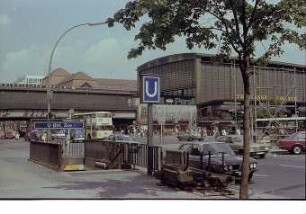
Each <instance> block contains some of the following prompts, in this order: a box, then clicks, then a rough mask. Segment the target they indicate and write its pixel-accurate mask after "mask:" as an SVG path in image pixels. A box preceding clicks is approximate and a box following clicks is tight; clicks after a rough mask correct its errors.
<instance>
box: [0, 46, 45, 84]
mask: <svg viewBox="0 0 306 214" xmlns="http://www.w3.org/2000/svg"><path fill="white" fill-rule="evenodd" d="M48 50H49V49H48V48H47V47H38V46H35V45H32V46H30V47H28V48H24V49H20V50H16V51H11V52H8V53H6V54H5V55H4V56H3V60H2V63H1V65H0V75H1V79H2V80H3V81H5V82H13V81H15V80H16V79H17V78H18V77H21V76H24V75H26V74H29V75H45V74H46V65H47V60H46V59H47V56H48Z"/></svg>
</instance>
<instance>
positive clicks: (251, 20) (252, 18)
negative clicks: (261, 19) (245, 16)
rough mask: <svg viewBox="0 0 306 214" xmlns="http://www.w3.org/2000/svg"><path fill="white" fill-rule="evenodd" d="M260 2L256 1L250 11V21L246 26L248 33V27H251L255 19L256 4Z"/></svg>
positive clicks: (259, 0)
mask: <svg viewBox="0 0 306 214" xmlns="http://www.w3.org/2000/svg"><path fill="white" fill-rule="evenodd" d="M260 2H261V0H256V2H255V5H254V8H253V11H252V14H251V16H250V21H249V24H248V26H247V32H248V31H249V29H250V27H251V26H252V24H253V22H254V17H255V13H256V11H257V7H258V4H259V3H260Z"/></svg>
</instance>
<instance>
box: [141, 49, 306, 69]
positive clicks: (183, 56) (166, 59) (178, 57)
mask: <svg viewBox="0 0 306 214" xmlns="http://www.w3.org/2000/svg"><path fill="white" fill-rule="evenodd" d="M196 58H201V59H202V60H203V61H210V62H213V61H218V60H217V59H218V57H217V55H214V54H203V53H179V54H173V55H168V56H163V57H159V58H156V59H153V60H151V61H148V62H146V63H144V64H142V65H140V66H138V68H137V71H142V70H145V69H147V68H151V67H154V66H159V65H163V64H167V63H173V62H178V61H184V60H194V59H196ZM233 61H234V63H235V64H237V63H238V58H237V57H229V61H228V62H233ZM263 67H286V68H291V69H294V68H296V69H297V70H301V71H303V70H304V71H305V69H306V66H305V65H300V64H293V63H287V62H276V61H270V62H269V63H267V65H266V66H263Z"/></svg>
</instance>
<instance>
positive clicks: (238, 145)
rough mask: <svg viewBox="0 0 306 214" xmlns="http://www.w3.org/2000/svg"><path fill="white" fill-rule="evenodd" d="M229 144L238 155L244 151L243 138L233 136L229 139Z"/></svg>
mask: <svg viewBox="0 0 306 214" xmlns="http://www.w3.org/2000/svg"><path fill="white" fill-rule="evenodd" d="M228 142H229V143H230V146H231V147H232V149H233V150H234V152H235V153H238V152H239V151H241V150H243V143H242V138H241V137H236V136H233V137H231V138H230V139H228Z"/></svg>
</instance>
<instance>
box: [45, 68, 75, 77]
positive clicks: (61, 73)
mask: <svg viewBox="0 0 306 214" xmlns="http://www.w3.org/2000/svg"><path fill="white" fill-rule="evenodd" d="M50 75H51V76H70V75H71V74H70V73H69V72H68V71H66V70H65V69H63V68H57V69H55V70H53V71H52V72H51V74H50Z"/></svg>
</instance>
